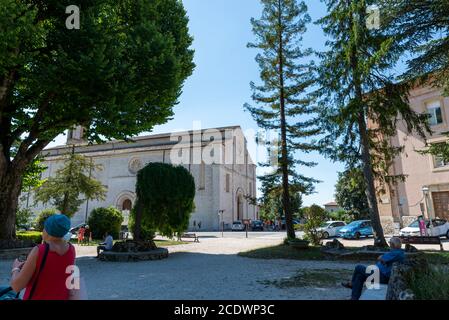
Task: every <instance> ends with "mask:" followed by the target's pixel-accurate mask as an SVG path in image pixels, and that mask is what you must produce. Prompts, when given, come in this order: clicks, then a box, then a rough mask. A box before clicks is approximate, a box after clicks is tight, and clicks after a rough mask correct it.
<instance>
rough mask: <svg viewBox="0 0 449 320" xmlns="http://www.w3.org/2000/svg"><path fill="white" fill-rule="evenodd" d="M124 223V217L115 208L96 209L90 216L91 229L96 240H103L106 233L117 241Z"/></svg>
mask: <svg viewBox="0 0 449 320" xmlns="http://www.w3.org/2000/svg"><path fill="white" fill-rule="evenodd" d="M122 223H123V215H122V213H121V211H120V210H117V209H116V208H114V207H109V208H96V209H94V210H92V212H91V213H90V215H89V220H88V224H89V229H90V230H92V237H93V238H94V239H103V238H104V235H105V234H106V232H107V233H108V234H110V235H111V236H112V237H113V238H115V239H117V238H118V237H119V233H120V227H121V225H122Z"/></svg>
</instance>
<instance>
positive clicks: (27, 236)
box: [16, 231, 42, 244]
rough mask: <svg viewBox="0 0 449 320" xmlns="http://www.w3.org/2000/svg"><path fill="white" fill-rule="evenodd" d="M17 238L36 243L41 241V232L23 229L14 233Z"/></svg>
mask: <svg viewBox="0 0 449 320" xmlns="http://www.w3.org/2000/svg"><path fill="white" fill-rule="evenodd" d="M16 236H17V240H28V241H33V242H34V243H36V244H39V243H41V242H42V232H39V231H23V232H20V231H19V232H17V233H16Z"/></svg>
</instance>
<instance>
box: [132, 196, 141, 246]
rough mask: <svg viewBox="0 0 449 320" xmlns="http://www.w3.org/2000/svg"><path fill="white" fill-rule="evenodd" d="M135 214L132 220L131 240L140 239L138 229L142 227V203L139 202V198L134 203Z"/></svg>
mask: <svg viewBox="0 0 449 320" xmlns="http://www.w3.org/2000/svg"><path fill="white" fill-rule="evenodd" d="M135 210H136V216H135V221H134V230H133V240H134V241H140V240H141V237H140V230H141V229H142V210H143V208H142V205H141V204H140V203H139V199H137V203H136V209H135Z"/></svg>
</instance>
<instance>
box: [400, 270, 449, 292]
mask: <svg viewBox="0 0 449 320" xmlns="http://www.w3.org/2000/svg"><path fill="white" fill-rule="evenodd" d="M448 271H449V270H448V267H447V266H445V265H438V266H432V267H431V268H430V269H429V270H428V271H427V272H420V273H413V274H412V276H411V279H410V281H409V282H410V287H411V290H412V291H413V293H414V294H415V298H416V299H417V300H449V277H448V276H447V274H448Z"/></svg>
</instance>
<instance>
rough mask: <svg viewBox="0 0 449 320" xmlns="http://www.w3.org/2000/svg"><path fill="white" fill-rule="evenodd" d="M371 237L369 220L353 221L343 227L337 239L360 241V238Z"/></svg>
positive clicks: (371, 231)
mask: <svg viewBox="0 0 449 320" xmlns="http://www.w3.org/2000/svg"><path fill="white" fill-rule="evenodd" d="M372 235H373V227H372V226H371V220H357V221H353V222H351V223H350V224H348V225H347V226H344V227H343V228H341V229H340V231H339V232H338V237H341V238H343V239H360V237H369V236H372Z"/></svg>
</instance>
